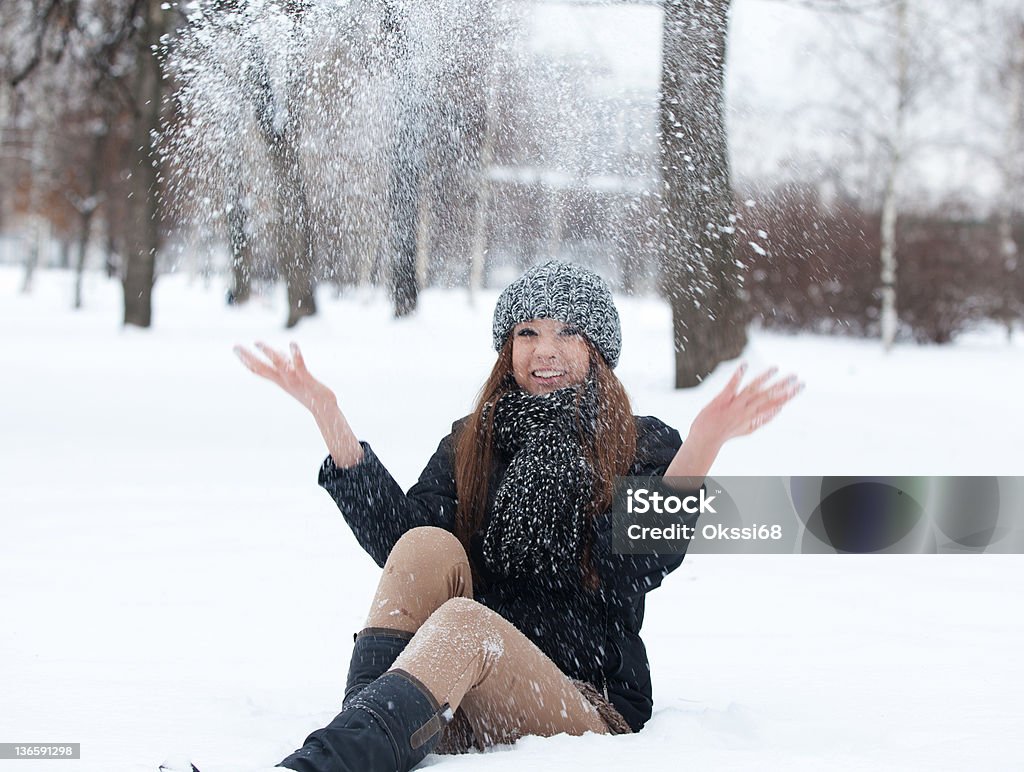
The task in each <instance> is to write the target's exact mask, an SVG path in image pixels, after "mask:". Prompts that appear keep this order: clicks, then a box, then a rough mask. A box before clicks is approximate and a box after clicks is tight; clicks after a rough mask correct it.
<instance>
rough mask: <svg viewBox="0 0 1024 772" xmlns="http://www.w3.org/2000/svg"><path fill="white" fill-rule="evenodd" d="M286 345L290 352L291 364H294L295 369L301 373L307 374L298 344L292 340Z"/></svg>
mask: <svg viewBox="0 0 1024 772" xmlns="http://www.w3.org/2000/svg"><path fill="white" fill-rule="evenodd" d="M288 347H289V349H290V350H291V352H292V364H293V365H295V369H296V370H298V371H299V372H300V373H301V374H303V375H309V370H307V369H306V360H305V359H303V358H302V352H301V351H299V344H298V343H296V342H295V341H292V342H291V343H290V344H289V346H288Z"/></svg>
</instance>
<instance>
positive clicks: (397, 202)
mask: <svg viewBox="0 0 1024 772" xmlns="http://www.w3.org/2000/svg"><path fill="white" fill-rule="evenodd" d="M383 21H384V26H385V28H386V29H387V30H388V34H389V36H390V43H391V49H392V51H393V52H394V53H393V57H392V58H393V68H394V69H393V72H394V77H395V78H396V81H395V99H396V105H395V109H396V112H397V116H396V130H395V134H394V136H393V137H392V139H391V164H390V165H391V175H390V179H389V181H388V188H387V208H386V212H387V216H388V226H389V227H388V238H387V240H386V241H385V248H386V249H387V250H388V251H389V253H390V254H388V255H387V258H388V260H389V264H390V266H391V271H390V276H389V288H390V290H391V300H392V303H393V306H394V315H395V318H401V317H403V316H408V315H409V314H411V313H412V312H413V311H415V310H416V303H417V300H418V298H419V287H418V285H417V284H416V230H417V228H416V226H417V222H418V219H419V217H418V215H419V196H420V195H422V194H423V193H424V186H423V177H424V172H425V163H426V158H425V156H426V134H427V131H426V127H425V125H424V124H425V123H426V122H427V120H428V119H429V117H430V114H429V109H430V103H429V97H428V95H427V93H426V91H427V86H426V84H425V83H421V82H418V81H419V80H420V78H418V77H417V74H416V66H415V64H413V63H411V62H409V57H410V56H411V53H410V51H409V46H408V41H407V36H408V30H407V26H408V24H409V20H408V18H407V16H406V12H405V11H404V10H403V9H402V7H401V6H400V5H397V4H394V3H386V4H385V6H384V20H383Z"/></svg>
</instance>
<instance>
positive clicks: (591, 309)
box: [492, 260, 622, 368]
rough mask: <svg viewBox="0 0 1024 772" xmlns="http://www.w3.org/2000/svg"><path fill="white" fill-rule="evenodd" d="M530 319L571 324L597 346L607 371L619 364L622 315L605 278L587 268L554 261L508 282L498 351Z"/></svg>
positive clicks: (500, 308)
mask: <svg viewBox="0 0 1024 772" xmlns="http://www.w3.org/2000/svg"><path fill="white" fill-rule="evenodd" d="M530 319H557V320H558V321H560V322H563V323H564V324H569V325H572V326H573V327H576V328H577V329H579V331H580V332H582V333H583V334H584V335H585V336H586V337H587V338H588V339H589V340H590V342H591V343H593V344H594V346H595V347H596V348H597V350H598V351H600V352H601V356H603V357H604V358H605V361H606V362H607V363H608V366H609V367H612V368H614V367H615V365H616V364H618V362H619V352H620V351H621V350H622V329H621V328H620V326H619V312H618V311H617V310H616V309H615V303H614V301H613V300H612V293H611V290H609V289H608V285H607V284H605V282H604V279H602V278H601V277H600V276H598V275H597V274H596V273H594V272H593V271H591V270H589V269H587V268H584V267H582V266H579V265H576V264H574V263H563V262H561V261H558V260H551V261H549V262H547V263H543V264H541V265H536V266H534V267H533V268H531V269H530V270H529V271H527V272H526V273H524V274H523V275H522V276H520V277H519V278H518V279H516V280H515V281H514V282H512V283H511V284H509V285H508V286H507V287H506V288H505V290H504V291H503V292H502V293H501V297H499V298H498V304H497V305H496V306H495V307H494V324H493V326H492V331H493V333H494V350H495V351H500V350H501V347H502V345H503V344H504V343H505V339H506V338H508V336H509V333H510V332H511V331H512V328H513V327H515V326H516V325H517V324H519V323H520V322H526V321H529V320H530Z"/></svg>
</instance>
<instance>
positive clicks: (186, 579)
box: [0, 269, 1024, 772]
mask: <svg viewBox="0 0 1024 772" xmlns="http://www.w3.org/2000/svg"><path fill="white" fill-rule="evenodd" d="M19 278H20V275H19V272H17V271H14V270H10V269H8V270H4V271H2V272H0V336H2V338H3V341H4V343H3V347H4V360H5V362H6V367H5V376H4V400H3V409H2V416H3V420H2V425H3V432H4V442H3V446H2V450H0V469H2V470H3V472H2V474H3V486H2V494H0V496H2V500H3V504H2V509H3V513H4V514H3V539H2V540H0V608H2V609H3V614H4V618H5V624H4V625H3V626H0V681H2V683H3V684H4V696H3V700H2V705H3V707H2V713H3V720H2V722H0V726H2V731H3V734H4V739H5V740H6V739H7V738H10V739H11V740H12V741H13V740H15V739H16V740H17V741H26V742H27V741H32V742H35V741H38V742H43V741H45V742H53V741H73V742H81V743H82V760H81V761H78V762H75V761H60V762H57V761H54V762H47V761H35V762H33V764H32V768H33V769H37V768H42V769H49V768H51V767H52V768H53V769H54V770H57V771H58V772H59V771H60V770H64V769H71V768H76V769H83V770H89V771H90V772H92V770H97V771H98V770H114V769H116V770H125V772H144V771H145V772H152V771H153V769H154V768H155V766H156V764H158V763H160V762H161V761H163V760H164V758H165V757H166V756H168V755H171V754H178V755H182V754H183V755H186V756H191V758H192V759H193V760H194V761H195V762H196V763H197V765H198V766H199V767H200V769H202V770H203V771H204V772H207V770H210V772H221V771H223V772H242V771H243V770H245V769H247V768H253V767H259V766H261V765H266V764H273V763H276V762H277V761H278V760H280V759H281V758H283V757H284V756H285V755H287V754H288V753H289V752H291V751H292V750H293V749H294V747H298V744H301V741H302V739H303V738H304V737H305V735H306V733H308V732H309V731H311V730H313V729H315V728H317V727H319V726H321V725H323V724H324V723H326V722H327V721H329V720H330V719H331V718H333V716H334V715H335V712H336V710H337V708H338V705H339V704H340V699H341V695H342V692H343V690H344V679H345V669H346V667H347V664H348V656H349V652H350V650H351V640H352V638H351V635H352V632H354V631H355V630H358V629H360V627H361V626H362V621H363V618H364V614H365V605H366V604H367V603H368V601H369V598H370V597H371V595H372V592H373V588H374V587H375V583H376V575H377V574H376V567H375V566H374V564H373V563H372V561H371V560H370V559H369V557H367V556H366V555H365V554H363V553H362V551H361V550H360V548H359V547H358V545H357V544H356V542H355V539H354V537H353V536H352V534H351V533H350V532H349V530H348V528H347V526H346V525H345V523H344V521H343V519H342V518H341V515H340V514H339V513H338V512H337V510H336V508H335V506H334V504H333V502H332V501H331V500H330V498H329V497H328V496H327V495H326V494H325V493H324V492H323V491H321V490H320V489H319V488H318V487H317V485H316V472H317V469H318V467H319V464H320V462H321V460H322V458H323V456H324V449H323V447H322V441H321V439H320V438H319V435H318V433H317V430H316V427H315V425H314V424H313V422H312V420H311V419H309V418H308V416H307V415H305V414H304V412H303V409H302V408H301V407H300V406H299V405H298V404H297V403H292V402H291V400H290V398H289V397H288V396H287V395H285V394H283V393H278V392H277V391H276V390H275V389H274V387H272V386H271V385H269V384H267V383H265V382H262V381H260V380H259V379H257V378H256V377H255V376H253V375H251V374H250V373H249V372H248V371H246V370H245V369H244V368H243V367H242V365H241V363H239V362H238V361H237V359H236V358H235V357H234V355H233V354H232V352H231V347H232V345H233V344H235V343H237V342H243V343H246V342H251V341H252V340H254V339H264V340H267V341H268V342H270V343H271V344H278V345H283V344H285V343H286V342H287V341H288V340H289V339H291V338H290V337H286V336H285V335H284V334H283V333H282V332H281V331H280V317H281V311H282V309H283V307H284V297H283V292H282V293H281V294H280V295H279V296H273V297H271V298H270V299H268V300H267V302H266V303H264V304H254V305H253V306H251V307H249V308H246V309H244V310H242V311H241V312H239V311H237V310H233V309H227V308H225V307H224V305H223V294H222V287H220V286H218V285H217V284H216V282H214V283H211V285H210V286H204V285H203V284H202V283H201V282H200V281H196V280H190V279H188V278H187V277H185V276H171V277H165V278H164V279H162V280H161V282H160V284H159V285H158V288H157V300H158V302H159V304H160V307H161V308H162V309H164V311H163V314H165V315H166V318H162V319H161V324H160V325H159V326H158V327H157V328H155V329H153V330H151V331H148V332H139V331H133V330H131V329H121V328H119V326H118V324H117V319H118V314H119V293H118V288H117V287H116V285H114V284H112V283H110V282H108V281H106V280H105V279H100V278H99V277H95V278H93V279H91V281H90V285H89V287H88V291H89V293H90V296H91V297H93V298H94V300H93V302H92V303H90V306H89V307H88V308H87V309H84V310H82V311H80V312H77V313H75V312H72V311H71V310H69V309H68V308H67V303H66V297H67V293H68V292H69V289H70V286H71V283H72V282H73V276H72V275H71V274H70V273H69V272H47V273H46V274H44V276H42V277H40V278H41V279H43V280H42V281H40V283H39V285H38V286H37V289H36V291H35V293H34V295H33V296H32V297H31V298H26V297H23V296H21V295H19V294H18V292H17V285H18V281H19ZM495 297H496V296H495V294H494V293H491V294H490V295H489V296H487V297H483V298H481V299H480V301H479V304H478V306H477V307H476V308H475V309H473V308H470V307H469V306H468V305H467V303H466V302H465V295H464V293H462V292H458V291H428V292H426V293H425V294H424V296H423V298H422V307H421V309H420V312H419V315H418V317H417V318H416V319H415V320H406V321H394V320H393V319H392V318H391V314H390V309H389V306H388V303H387V300H386V298H385V297H384V295H383V293H375V292H373V291H370V292H366V293H353V294H351V295H346V296H344V297H343V298H341V299H340V300H336V301H335V300H332V299H331V298H330V297H325V298H323V300H324V302H323V307H322V314H321V315H320V316H318V317H317V318H315V319H311V320H307V321H306V322H304V323H303V326H302V328H301V330H299V331H296V332H295V333H294V335H293V336H292V337H294V339H295V340H297V341H298V342H299V343H300V345H301V346H302V347H303V350H304V352H305V354H306V359H307V361H308V363H309V365H310V367H311V368H313V370H314V372H315V373H317V374H319V375H320V376H321V377H322V378H323V379H324V380H325V381H326V382H327V383H328V384H330V385H331V386H332V387H333V388H334V389H335V390H336V391H337V393H338V395H339V400H340V403H341V405H342V408H343V410H345V412H346V413H347V415H348V417H349V420H350V422H351V423H352V425H353V428H354V429H355V431H356V432H357V433H358V434H359V435H360V436H361V437H363V438H365V439H367V440H368V441H369V442H371V443H372V444H373V446H374V448H375V449H376V450H377V451H378V453H379V454H380V456H381V458H382V459H383V460H384V461H385V463H386V464H388V466H389V468H390V469H391V470H392V473H393V474H394V475H395V476H396V477H397V479H398V480H399V482H401V483H402V484H403V485H406V486H408V485H411V484H412V483H413V482H414V481H415V479H416V476H417V475H418V474H419V471H420V469H421V468H422V465H423V464H424V463H425V461H426V459H427V458H428V457H429V455H430V453H431V452H432V451H433V450H434V448H435V447H436V443H437V441H438V440H439V439H440V438H441V437H443V436H444V435H445V434H446V433H447V432H448V431H449V429H450V423H451V421H452V420H454V419H455V418H457V417H459V416H462V415H464V414H465V413H466V412H468V410H469V408H470V405H471V401H472V398H473V396H474V395H475V393H476V391H477V389H478V388H479V387H480V385H481V384H482V381H483V378H484V375H485V374H486V372H487V370H488V368H489V366H490V363H491V361H492V356H493V354H492V351H491V349H490V347H489V341H490V339H489V332H488V331H489V329H490V328H489V319H490V312H491V309H492V308H493V300H494V299H495ZM618 303H619V306H620V309H621V312H622V316H623V335H624V348H623V354H622V360H621V364H620V366H619V368H618V372H619V375H620V377H621V378H622V380H623V382H624V383H625V384H626V386H627V388H628V390H629V392H630V394H631V397H632V399H633V401H634V409H635V412H637V413H639V414H653V415H658V416H660V417H661V418H663V419H664V420H666V421H667V422H668V423H670V424H672V425H674V426H676V427H677V428H679V429H680V431H682V432H683V433H684V434H685V431H686V429H687V427H688V425H689V422H690V420H692V418H693V416H694V415H695V413H696V411H697V410H698V409H699V407H700V406H701V405H702V404H704V402H706V401H707V400H708V399H710V397H711V396H712V395H713V394H714V393H715V392H716V391H717V390H718V389H719V388H721V386H722V385H723V384H724V382H725V380H726V376H727V373H728V372H729V371H731V368H732V364H734V363H730V364H729V365H728V366H726V367H724V368H723V369H722V371H719V372H716V373H715V375H714V376H713V377H712V378H710V379H708V381H707V382H706V383H705V384H704V385H703V386H701V387H700V388H698V389H694V390H688V391H683V392H676V391H673V390H672V389H671V381H672V372H671V358H670V356H669V353H670V352H669V349H670V347H671V341H670V337H669V335H668V332H667V330H668V312H667V309H666V308H665V307H664V305H663V304H662V303H660V302H659V301H655V300H649V299H632V298H619V299H618ZM1022 348H1024V346H1022V343H1021V341H1020V339H1019V338H1018V339H1017V340H1016V341H1015V343H1014V345H1013V346H1010V347H1008V346H1007V344H1006V342H1005V338H1004V336H1003V334H1002V332H1001V331H998V330H996V331H993V334H991V335H986V334H984V333H978V334H976V335H975V336H974V337H972V338H970V339H967V340H963V341H961V342H959V343H957V344H955V345H953V346H914V345H909V344H907V345H899V346H897V347H896V349H895V350H894V351H893V352H892V354H891V355H889V356H886V355H883V354H882V353H881V351H880V349H879V347H878V346H877V344H876V343H875V342H872V341H854V340H846V341H840V342H837V341H835V340H832V339H830V338H826V337H823V336H812V335H798V336H788V335H780V334H770V333H760V332H758V331H756V330H755V331H752V333H751V342H750V345H749V347H748V349H747V351H746V355H745V358H746V359H747V360H748V361H749V362H750V365H751V368H752V370H753V371H754V372H757V371H759V370H760V369H762V368H764V367H767V366H768V365H770V364H778V365H779V366H780V368H781V369H782V371H783V372H787V371H794V372H797V373H799V375H800V376H801V377H802V378H803V379H804V380H805V382H806V383H807V388H806V390H805V391H804V393H803V394H801V395H800V396H799V397H798V398H797V399H796V400H794V402H793V403H792V404H790V405H789V406H787V408H786V409H785V411H784V412H783V413H782V414H781V415H780V416H779V417H778V418H776V419H775V421H773V422H772V423H771V424H769V425H768V426H767V427H765V428H763V429H762V430H760V431H758V432H757V433H755V434H754V435H751V436H749V437H746V438H742V439H738V440H735V441H733V442H731V443H729V444H728V445H726V447H725V448H724V449H723V451H722V453H721V455H720V456H719V459H718V461H717V462H716V463H715V465H714V466H713V468H712V473H713V474H721V475H729V474H738V475H748V474H778V475H818V474H842V475H850V474H855V475H869V474H894V475H895V474H899V475H927V474H936V475H939V474H952V475H1012V474H1020V472H1021V465H1020V458H1021V455H1020V450H1019V442H1020V437H1021V436H1022V435H1024V413H1022V411H1021V410H1020V395H1021V394H1022V393H1024V356H1022V354H1024V351H1022ZM126 415H131V416H133V417H132V418H131V419H128V418H126V417H125V416H126ZM1022 569H1024V559H1022V558H1021V557H1020V556H1018V555H1009V556H996V555H981V556H949V555H942V556H938V555H932V556H928V555H903V556H812V555H798V556H767V557H754V556H730V557H727V556H691V557H688V558H687V559H686V560H685V561H684V563H683V566H682V567H681V568H680V569H679V570H678V571H676V572H675V573H674V574H673V575H672V576H671V577H669V579H668V580H667V581H666V583H665V585H664V586H663V587H662V588H661V589H659V590H657V591H656V592H654V593H652V594H651V596H650V597H649V598H648V608H647V621H646V623H645V626H644V633H645V640H646V642H647V645H648V648H649V651H650V655H651V663H652V665H651V666H652V669H653V674H654V684H655V714H654V717H653V719H652V720H651V722H650V723H649V724H648V725H647V727H646V728H645V729H644V731H643V733H642V734H641V735H639V736H636V737H625V738H623V737H619V738H603V737H586V738H567V737H559V738H552V739H537V738H530V739H526V740H524V741H521V742H520V743H519V744H517V745H516V746H515V748H514V750H512V751H511V752H509V750H508V749H504V748H503V749H497V750H495V751H493V752H491V753H488V754H486V756H480V755H470V756H466V757H457V758H456V757H431V758H430V760H429V761H430V763H440V764H442V765H443V766H444V767H445V768H451V769H467V770H468V769H474V770H496V771H499V770H512V769H522V768H527V769H537V770H561V769H566V768H574V769H575V768H581V769H586V768H591V769H665V768H670V767H673V768H674V767H676V766H678V765H679V764H681V763H682V764H685V766H686V767H687V768H690V769H751V768H758V769H807V770H820V769H822V768H829V769H866V768H871V769H892V770H907V769H948V770H958V769H964V768H967V767H970V768H974V769H991V770H1008V769H1013V768H1014V767H1015V766H1016V765H1017V763H1019V761H1020V759H1021V758H1024V740H1022V738H1021V735H1020V732H1019V725H1020V721H1021V719H1022V718H1024V713H1022V708H1021V704H1020V695H1021V693H1022V691H1024V666H1022V664H1021V660H1020V656H1019V651H1020V649H1021V646H1022V644H1024V620H1022V617H1021V615H1020V613H1019V612H1018V611H1015V609H1016V608H1017V607H1018V606H1019V598H1020V595H1021V592H1022V591H1024V578H1022ZM25 763H26V762H18V761H6V762H0V768H3V769H8V768H10V769H12V770H20V769H21V766H24V764H25Z"/></svg>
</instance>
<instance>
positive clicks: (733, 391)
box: [665, 364, 804, 487]
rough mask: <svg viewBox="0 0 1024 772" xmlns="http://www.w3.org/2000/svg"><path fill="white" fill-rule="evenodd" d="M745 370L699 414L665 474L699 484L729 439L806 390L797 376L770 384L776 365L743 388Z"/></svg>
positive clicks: (759, 424)
mask: <svg viewBox="0 0 1024 772" xmlns="http://www.w3.org/2000/svg"><path fill="white" fill-rule="evenodd" d="M746 370H747V366H746V364H743V365H740V366H739V368H737V370H736V372H735V373H733V376H732V378H730V379H729V382H728V383H727V384H726V385H725V388H724V389H722V391H721V392H719V393H718V395H717V396H715V398H714V399H712V400H711V401H710V402H709V403H708V404H707V405H705V406H704V409H703V410H701V411H700V413H698V414H697V417H696V418H695V419H694V420H693V423H692V424H691V425H690V433H689V435H688V436H687V437H686V440H685V441H684V442H683V445H682V447H680V448H679V450H678V451H677V452H676V455H675V457H674V458H673V459H672V463H671V464H669V467H668V470H667V471H666V472H665V476H666V477H675V478H685V479H686V480H687V486H689V487H694V486H695V485H696V484H697V483H695V482H693V481H694V480H696V481H697V482H699V480H700V479H701V478H703V476H704V475H706V474H707V473H708V470H709V469H710V468H711V465H712V464H713V463H714V461H715V457H716V456H717V455H718V451H720V450H721V449H722V445H723V444H725V442H726V440H729V439H732V438H733V437H740V436H742V435H744V434H750V433H751V432H753V431H754V430H755V429H759V428H760V427H762V426H764V425H765V424H766V423H768V422H769V421H770V420H772V419H773V418H774V417H775V416H776V415H778V413H779V411H780V410H781V409H782V406H783V405H785V404H786V403H787V402H789V400H791V399H793V397H795V396H796V395H797V394H799V393H800V392H801V391H803V388H804V385H803V384H802V383H800V382H799V381H798V380H797V377H796V376H795V375H791V376H789V377H788V378H786V379H784V380H782V381H778V382H776V383H773V384H771V385H769V384H768V379H769V378H771V377H772V376H773V375H775V373H776V372H778V368H775V367H772V368H770V369H768V370H766V371H765V372H763V373H761V374H760V375H759V376H757V377H756V378H755V379H754V380H752V381H751V382H750V383H749V384H747V386H746V387H744V388H743V389H740V382H741V381H742V380H743V374H744V373H745V372H746Z"/></svg>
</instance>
